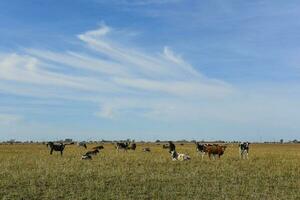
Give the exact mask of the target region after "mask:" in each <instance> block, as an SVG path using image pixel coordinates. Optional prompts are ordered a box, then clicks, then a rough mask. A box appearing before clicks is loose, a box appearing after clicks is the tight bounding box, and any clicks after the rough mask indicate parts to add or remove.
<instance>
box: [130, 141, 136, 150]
mask: <svg viewBox="0 0 300 200" xmlns="http://www.w3.org/2000/svg"><path fill="white" fill-rule="evenodd" d="M128 149H131V150H135V149H136V144H135V143H132V144H130V146H128Z"/></svg>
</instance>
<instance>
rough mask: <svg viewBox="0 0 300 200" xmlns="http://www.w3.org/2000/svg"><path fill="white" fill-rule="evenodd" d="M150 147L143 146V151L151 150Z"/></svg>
mask: <svg viewBox="0 0 300 200" xmlns="http://www.w3.org/2000/svg"><path fill="white" fill-rule="evenodd" d="M150 151H151V150H150V148H149V147H146V148H143V152H150Z"/></svg>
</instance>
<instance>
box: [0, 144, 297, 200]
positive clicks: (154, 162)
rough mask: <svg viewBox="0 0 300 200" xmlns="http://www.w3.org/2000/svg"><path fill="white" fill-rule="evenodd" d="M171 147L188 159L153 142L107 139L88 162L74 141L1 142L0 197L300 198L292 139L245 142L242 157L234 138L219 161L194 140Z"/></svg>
mask: <svg viewBox="0 0 300 200" xmlns="http://www.w3.org/2000/svg"><path fill="white" fill-rule="evenodd" d="M92 146H94V145H89V147H92ZM146 146H147V147H150V148H151V150H152V152H151V153H144V152H142V148H143V147H146ZM177 151H178V152H182V153H188V154H189V155H190V156H191V157H192V160H191V161H187V162H179V161H172V160H171V158H170V155H169V154H168V152H167V150H165V149H162V146H161V145H156V144H148V145H146V144H144V146H142V145H140V144H138V148H137V150H136V151H135V152H134V151H129V152H127V153H126V152H119V153H117V152H116V150H115V149H114V148H113V146H112V145H111V144H107V145H105V149H104V150H103V151H102V152H101V153H100V154H98V155H97V156H95V157H94V158H93V160H92V161H82V160H80V157H81V155H82V154H83V153H84V152H85V150H84V149H83V148H79V147H77V146H67V147H66V150H65V152H64V155H63V157H61V156H60V155H59V153H57V152H55V153H54V154H53V155H52V156H51V155H49V150H48V149H47V148H46V147H45V145H0V168H1V170H0V199H22V198H23V199H30V200H31V199H300V146H299V145H262V144H260V145H251V149H250V158H249V160H241V159H239V157H238V147H237V146H233V145H229V147H228V148H227V149H226V152H225V155H224V156H223V157H222V158H221V160H209V159H208V158H207V157H205V159H204V160H201V156H199V155H197V153H196V151H195V146H194V145H193V144H185V145H184V146H181V145H177Z"/></svg>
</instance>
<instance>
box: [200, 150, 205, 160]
mask: <svg viewBox="0 0 300 200" xmlns="http://www.w3.org/2000/svg"><path fill="white" fill-rule="evenodd" d="M204 155H205V152H202V153H201V156H202V160H203V158H204Z"/></svg>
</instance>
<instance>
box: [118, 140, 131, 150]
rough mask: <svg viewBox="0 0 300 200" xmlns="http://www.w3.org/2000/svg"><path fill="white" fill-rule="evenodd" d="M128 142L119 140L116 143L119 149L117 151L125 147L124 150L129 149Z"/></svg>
mask: <svg viewBox="0 0 300 200" xmlns="http://www.w3.org/2000/svg"><path fill="white" fill-rule="evenodd" d="M128 145H129V144H128V142H125V143H124V142H117V143H116V149H117V151H119V150H120V149H123V150H124V151H127V149H128Z"/></svg>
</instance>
